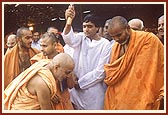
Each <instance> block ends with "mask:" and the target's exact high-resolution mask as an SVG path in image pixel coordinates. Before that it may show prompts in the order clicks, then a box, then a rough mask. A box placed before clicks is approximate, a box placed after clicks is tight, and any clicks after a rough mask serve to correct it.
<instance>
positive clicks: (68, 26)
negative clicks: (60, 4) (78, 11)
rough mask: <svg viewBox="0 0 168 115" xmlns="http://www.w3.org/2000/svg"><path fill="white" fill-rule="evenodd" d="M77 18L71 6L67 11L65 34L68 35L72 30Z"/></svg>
mask: <svg viewBox="0 0 168 115" xmlns="http://www.w3.org/2000/svg"><path fill="white" fill-rule="evenodd" d="M74 17H75V8H74V6H73V5H69V7H68V9H67V10H66V11H65V18H66V24H65V27H64V34H65V35H66V34H68V33H69V32H70V30H71V24H72V21H73V19H74Z"/></svg>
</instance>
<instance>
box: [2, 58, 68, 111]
mask: <svg viewBox="0 0 168 115" xmlns="http://www.w3.org/2000/svg"><path fill="white" fill-rule="evenodd" d="M49 62H50V60H47V59H45V60H41V61H39V62H37V63H35V64H33V65H32V66H30V67H29V68H28V69H26V70H25V71H24V72H22V73H21V74H19V75H18V76H17V77H16V78H15V79H14V80H13V81H12V82H11V83H10V84H9V85H8V87H7V88H6V89H5V91H4V98H5V99H4V104H5V107H6V108H7V109H8V110H39V109H40V104H39V102H38V98H37V96H35V95H31V94H30V93H29V92H28V90H27V87H26V86H27V83H28V82H29V80H30V79H31V78H32V77H33V76H34V75H37V74H38V75H39V76H40V77H41V78H42V79H43V80H44V81H45V83H46V84H47V86H48V87H49V89H50V92H51V100H52V98H53V97H54V96H55V95H57V96H58V97H59V98H60V103H59V104H57V105H55V104H54V103H52V102H51V104H52V107H53V109H57V110H63V109H64V107H65V106H66V105H64V104H63V103H62V101H65V99H63V97H60V95H61V94H60V87H59V84H58V81H55V78H54V77H53V75H52V73H51V72H50V71H49V70H48V69H47V68H45V67H43V66H45V65H46V64H48V63H49ZM66 104H67V103H66Z"/></svg>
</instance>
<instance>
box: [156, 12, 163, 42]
mask: <svg viewBox="0 0 168 115" xmlns="http://www.w3.org/2000/svg"><path fill="white" fill-rule="evenodd" d="M157 30H158V33H157V36H158V37H159V39H160V41H161V42H162V44H163V45H164V15H162V16H160V17H159V18H158V28H157Z"/></svg>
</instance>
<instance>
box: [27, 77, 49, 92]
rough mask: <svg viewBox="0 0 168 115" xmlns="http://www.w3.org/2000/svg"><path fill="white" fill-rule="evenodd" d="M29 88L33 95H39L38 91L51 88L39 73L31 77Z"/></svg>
mask: <svg viewBox="0 0 168 115" xmlns="http://www.w3.org/2000/svg"><path fill="white" fill-rule="evenodd" d="M27 88H28V91H29V92H30V93H31V94H32V95H37V91H40V92H41V91H45V90H49V88H48V86H47V84H46V83H45V81H44V80H43V79H42V78H41V77H40V76H39V75H37V74H36V75H35V76H34V77H32V78H31V79H30V81H29V82H28V85H27Z"/></svg>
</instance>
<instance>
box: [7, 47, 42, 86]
mask: <svg viewBox="0 0 168 115" xmlns="http://www.w3.org/2000/svg"><path fill="white" fill-rule="evenodd" d="M37 53H39V51H38V50H37V49H34V48H30V49H29V56H30V58H31V57H33V56H34V55H35V54H37ZM19 73H20V70H19V49H18V45H15V46H14V47H13V48H12V49H11V51H9V52H7V53H6V54H5V57H4V87H5V88H6V87H7V85H8V84H9V83H10V82H11V81H12V80H13V79H14V78H15V77H16V76H17V75H18V74H19Z"/></svg>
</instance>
